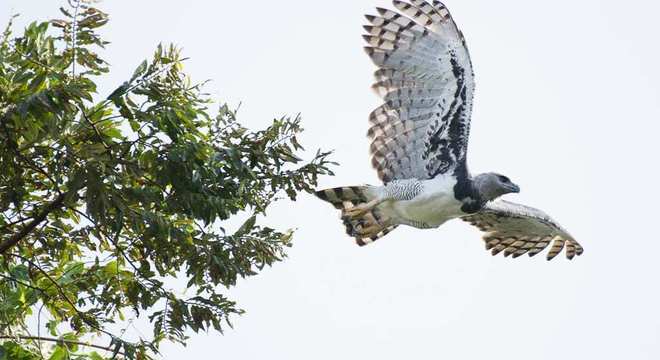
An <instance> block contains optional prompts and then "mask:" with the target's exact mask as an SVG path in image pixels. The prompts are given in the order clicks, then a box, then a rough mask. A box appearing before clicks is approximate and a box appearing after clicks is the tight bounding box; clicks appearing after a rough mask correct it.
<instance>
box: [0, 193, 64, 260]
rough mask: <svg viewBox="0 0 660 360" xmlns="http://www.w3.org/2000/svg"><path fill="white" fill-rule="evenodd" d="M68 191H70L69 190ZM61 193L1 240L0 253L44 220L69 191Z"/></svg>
mask: <svg viewBox="0 0 660 360" xmlns="http://www.w3.org/2000/svg"><path fill="white" fill-rule="evenodd" d="M69 192H70V191H69ZM69 192H66V193H62V194H60V195H58V196H57V197H56V198H55V200H53V201H52V202H50V203H49V204H47V205H46V206H45V207H44V208H43V209H42V210H41V211H40V212H39V213H38V214H37V215H36V216H35V217H34V218H33V220H32V221H30V223H28V224H27V225H25V227H23V229H21V231H19V232H17V233H16V234H14V235H13V236H11V237H10V238H9V239H7V240H5V241H3V242H2V243H0V254H4V253H5V252H6V251H7V250H9V248H11V247H12V246H14V245H16V244H18V242H19V241H21V240H22V239H23V238H24V237H26V236H27V235H28V234H30V232H32V230H34V228H36V227H37V226H38V225H39V224H41V222H43V221H44V220H46V218H47V217H48V214H50V213H51V212H53V211H55V210H56V209H58V208H60V207H61V206H62V204H63V203H64V199H65V198H66V195H67V194H68V193H69Z"/></svg>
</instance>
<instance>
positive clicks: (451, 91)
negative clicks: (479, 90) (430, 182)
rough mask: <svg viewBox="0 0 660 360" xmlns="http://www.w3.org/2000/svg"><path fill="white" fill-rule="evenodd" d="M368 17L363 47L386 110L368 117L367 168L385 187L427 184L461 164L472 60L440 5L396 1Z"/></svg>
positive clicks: (469, 106) (469, 107) (470, 95)
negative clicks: (370, 167) (411, 182)
mask: <svg viewBox="0 0 660 360" xmlns="http://www.w3.org/2000/svg"><path fill="white" fill-rule="evenodd" d="M394 6H395V7H396V8H397V9H398V10H399V11H400V12H401V13H397V12H394V11H390V10H386V9H381V8H378V13H379V15H378V16H369V15H368V16H367V19H368V20H369V22H370V25H368V26H365V30H366V31H367V35H365V36H364V38H365V40H366V41H367V43H368V44H369V46H367V47H366V48H365V50H366V52H367V54H368V55H369V56H370V57H371V59H372V61H373V62H374V64H376V65H377V66H378V67H379V69H378V70H377V71H376V73H375V77H376V83H375V84H374V85H373V89H374V90H375V91H376V93H378V94H379V95H380V96H381V97H382V98H383V100H384V104H383V105H381V106H380V107H378V108H377V109H375V110H374V111H373V112H372V113H371V115H370V119H369V121H370V124H371V127H370V129H369V132H368V137H369V138H370V140H371V147H370V152H371V155H372V159H371V160H372V165H373V167H374V168H375V169H376V170H377V172H378V176H379V178H380V179H381V180H382V181H384V182H386V183H387V182H389V181H391V180H399V179H409V178H417V179H431V178H433V177H435V176H436V175H438V174H443V173H448V172H450V171H452V170H454V169H456V167H457V166H458V165H460V164H461V163H464V161H465V156H466V151H467V141H468V136H469V131H470V115H471V112H472V98H473V93H474V77H473V72H472V64H471V62H470V56H469V53H468V50H467V47H466V45H465V41H464V39H463V35H462V34H461V32H460V31H459V30H458V28H457V26H456V24H455V23H454V21H453V19H452V18H451V15H450V14H449V11H448V10H447V8H446V7H445V6H444V5H443V4H442V3H440V2H438V1H432V2H427V1H423V0H409V1H408V2H403V1H394Z"/></svg>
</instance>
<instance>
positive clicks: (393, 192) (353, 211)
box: [342, 179, 423, 220]
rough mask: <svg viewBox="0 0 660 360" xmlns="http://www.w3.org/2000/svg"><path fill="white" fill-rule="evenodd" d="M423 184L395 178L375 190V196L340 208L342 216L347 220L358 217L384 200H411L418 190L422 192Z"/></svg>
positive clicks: (413, 180)
mask: <svg viewBox="0 0 660 360" xmlns="http://www.w3.org/2000/svg"><path fill="white" fill-rule="evenodd" d="M422 189H423V185H422V183H421V182H420V181H418V180H415V179H411V180H395V181H392V182H390V183H388V184H387V185H385V186H383V187H381V188H379V189H378V191H377V196H376V198H374V199H373V200H371V201H369V202H365V203H360V204H358V205H356V206H354V207H351V208H345V209H343V210H342V217H343V218H345V219H348V220H357V219H360V218H361V217H362V216H363V215H364V214H366V213H368V212H370V211H372V210H373V209H374V208H375V207H376V206H378V205H380V204H382V203H383V202H385V201H406V200H412V199H414V198H415V196H417V195H418V194H419V193H420V192H422Z"/></svg>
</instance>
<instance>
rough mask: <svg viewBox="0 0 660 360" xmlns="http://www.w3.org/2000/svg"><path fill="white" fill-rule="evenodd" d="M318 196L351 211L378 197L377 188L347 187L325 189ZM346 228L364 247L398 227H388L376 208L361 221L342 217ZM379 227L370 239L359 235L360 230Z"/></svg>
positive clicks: (341, 208) (317, 193)
mask: <svg viewBox="0 0 660 360" xmlns="http://www.w3.org/2000/svg"><path fill="white" fill-rule="evenodd" d="M316 196H317V197H318V198H319V199H321V200H324V201H327V202H329V203H330V204H332V206H334V207H335V208H337V209H339V210H342V215H343V212H344V211H345V210H346V209H350V208H352V207H354V206H356V205H359V204H362V203H366V202H369V201H371V200H373V199H374V198H375V197H376V194H375V187H373V186H369V185H365V186H346V187H338V188H333V189H325V190H320V191H317V192H316ZM342 220H343V222H344V226H346V233H347V234H348V235H349V236H351V237H354V238H355V242H356V243H357V244H358V245H360V246H364V245H367V244H370V243H372V242H374V241H376V240H378V239H380V238H382V237H383V236H385V235H387V234H389V233H390V232H391V231H392V230H394V229H396V227H397V225H388V224H387V219H386V217H385V216H384V215H383V214H382V213H381V211H380V210H379V209H378V208H377V207H376V208H374V209H372V210H371V211H368V212H367V213H366V214H364V215H363V216H361V217H360V218H359V219H348V218H346V217H344V216H342ZM371 226H377V227H378V232H377V233H376V235H373V236H370V237H363V236H361V235H360V234H359V232H360V229H363V228H367V227H371Z"/></svg>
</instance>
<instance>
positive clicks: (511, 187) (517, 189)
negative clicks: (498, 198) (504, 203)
mask: <svg viewBox="0 0 660 360" xmlns="http://www.w3.org/2000/svg"><path fill="white" fill-rule="evenodd" d="M507 187H508V189H509V192H512V193H515V194H517V193H519V192H520V186H518V185H516V184H514V183H511V184H510V185H508V186H507Z"/></svg>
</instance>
